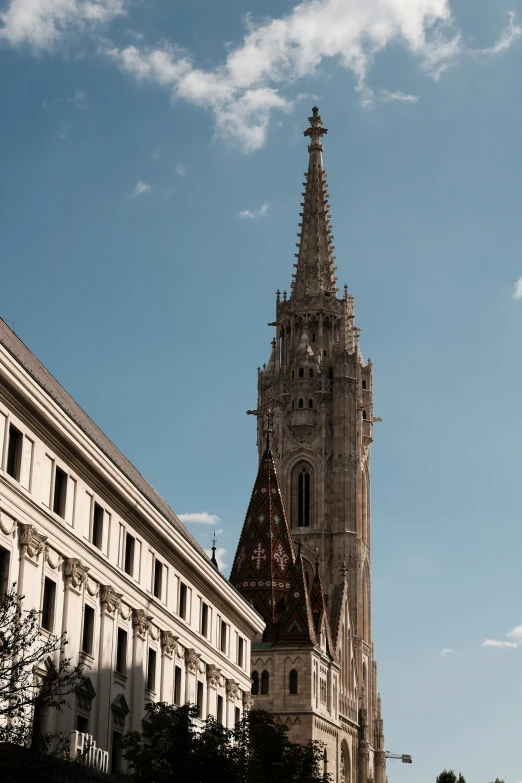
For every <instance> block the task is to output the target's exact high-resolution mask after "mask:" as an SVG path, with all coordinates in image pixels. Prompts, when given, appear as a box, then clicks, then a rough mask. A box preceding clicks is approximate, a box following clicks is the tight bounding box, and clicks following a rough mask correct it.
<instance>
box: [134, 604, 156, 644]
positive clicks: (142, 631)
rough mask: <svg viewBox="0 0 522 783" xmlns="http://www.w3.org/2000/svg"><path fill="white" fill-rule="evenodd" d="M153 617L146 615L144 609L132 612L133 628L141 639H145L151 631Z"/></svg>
mask: <svg viewBox="0 0 522 783" xmlns="http://www.w3.org/2000/svg"><path fill="white" fill-rule="evenodd" d="M151 622H152V617H151V616H150V615H148V614H146V612H145V610H144V609H133V610H132V627H133V629H134V633H135V634H136V635H137V636H139V637H140V638H141V639H145V636H146V634H147V631H148V630H149V629H150V626H151Z"/></svg>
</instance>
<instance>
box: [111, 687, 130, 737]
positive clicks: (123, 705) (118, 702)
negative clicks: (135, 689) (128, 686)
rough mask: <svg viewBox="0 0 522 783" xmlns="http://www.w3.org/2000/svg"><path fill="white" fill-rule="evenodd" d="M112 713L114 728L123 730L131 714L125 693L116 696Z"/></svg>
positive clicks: (112, 705)
mask: <svg viewBox="0 0 522 783" xmlns="http://www.w3.org/2000/svg"><path fill="white" fill-rule="evenodd" d="M111 712H112V722H113V724H114V726H117V727H118V728H120V729H123V728H124V727H125V718H126V717H127V715H128V714H129V712H130V709H129V705H128V704H127V701H126V699H125V696H124V695H123V693H120V695H119V696H116V698H115V699H114V700H113V702H112V704H111Z"/></svg>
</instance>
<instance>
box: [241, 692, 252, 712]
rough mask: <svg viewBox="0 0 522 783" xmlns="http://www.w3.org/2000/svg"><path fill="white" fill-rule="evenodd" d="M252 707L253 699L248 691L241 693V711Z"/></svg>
mask: <svg viewBox="0 0 522 783" xmlns="http://www.w3.org/2000/svg"><path fill="white" fill-rule="evenodd" d="M253 706H254V697H253V696H252V694H251V693H249V692H248V691H243V709H244V710H247V711H248V710H251V709H252V707H253Z"/></svg>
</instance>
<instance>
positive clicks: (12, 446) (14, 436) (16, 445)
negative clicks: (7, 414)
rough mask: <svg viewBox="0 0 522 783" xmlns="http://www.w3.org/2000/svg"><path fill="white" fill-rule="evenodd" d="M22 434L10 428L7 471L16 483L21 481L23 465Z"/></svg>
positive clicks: (11, 426) (14, 428)
mask: <svg viewBox="0 0 522 783" xmlns="http://www.w3.org/2000/svg"><path fill="white" fill-rule="evenodd" d="M22 441H23V435H22V433H21V432H20V431H19V430H17V429H16V427H13V425H12V424H11V425H10V426H9V445H8V447H7V465H6V470H7V472H8V473H9V475H10V476H12V477H13V478H14V479H16V481H20V467H21V464H22Z"/></svg>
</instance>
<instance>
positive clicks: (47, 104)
mask: <svg viewBox="0 0 522 783" xmlns="http://www.w3.org/2000/svg"><path fill="white" fill-rule="evenodd" d="M61 103H70V104H71V106H74V108H75V109H80V110H81V111H85V110H86V109H88V108H89V107H88V102H87V92H86V91H85V90H82V89H81V88H80V87H78V88H77V89H76V90H74V92H73V94H72V95H64V96H62V97H61V98H54V100H52V101H42V106H43V108H44V109H52V108H53V106H58V105H59V104H61Z"/></svg>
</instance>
